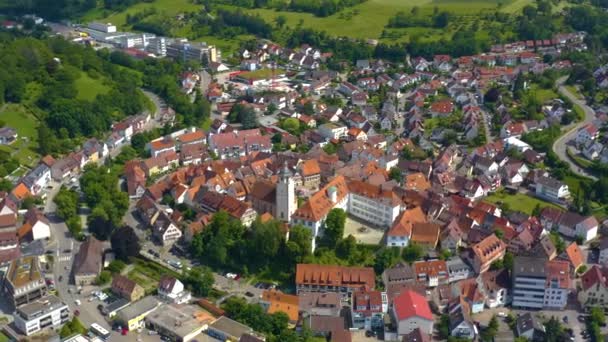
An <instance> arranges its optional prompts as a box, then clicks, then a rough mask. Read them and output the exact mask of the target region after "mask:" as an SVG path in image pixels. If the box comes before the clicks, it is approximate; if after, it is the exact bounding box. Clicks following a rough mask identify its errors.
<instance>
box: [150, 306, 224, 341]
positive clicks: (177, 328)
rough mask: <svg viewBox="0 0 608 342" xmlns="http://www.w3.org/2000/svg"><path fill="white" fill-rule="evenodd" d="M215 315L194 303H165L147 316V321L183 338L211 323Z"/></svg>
mask: <svg viewBox="0 0 608 342" xmlns="http://www.w3.org/2000/svg"><path fill="white" fill-rule="evenodd" d="M213 319H214V318H213V316H211V314H209V313H208V312H206V311H203V310H201V309H199V308H197V307H196V306H194V305H178V304H165V305H163V306H161V307H159V308H158V310H155V311H154V312H152V313H151V314H149V315H148V316H147V317H146V321H147V322H150V323H152V324H153V325H155V326H160V327H163V328H164V329H166V330H169V331H172V332H173V333H174V334H176V335H178V336H180V337H181V338H184V337H186V336H187V335H190V334H191V333H192V332H194V331H197V330H201V329H202V327H203V325H205V324H209V323H211V321H213Z"/></svg>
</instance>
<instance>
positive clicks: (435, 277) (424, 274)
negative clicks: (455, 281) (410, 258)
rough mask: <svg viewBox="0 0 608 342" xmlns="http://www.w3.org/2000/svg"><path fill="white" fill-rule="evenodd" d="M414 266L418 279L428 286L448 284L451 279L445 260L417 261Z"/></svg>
mask: <svg viewBox="0 0 608 342" xmlns="http://www.w3.org/2000/svg"><path fill="white" fill-rule="evenodd" d="M412 267H413V269H414V273H415V274H416V281H417V282H419V283H422V284H424V285H426V286H427V287H436V286H438V285H441V284H447V283H448V281H449V279H450V275H449V273H448V267H447V264H446V262H445V261H444V260H429V261H416V262H414V264H413V265H412Z"/></svg>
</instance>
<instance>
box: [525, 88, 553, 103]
mask: <svg viewBox="0 0 608 342" xmlns="http://www.w3.org/2000/svg"><path fill="white" fill-rule="evenodd" d="M530 91H531V92H533V94H534V96H535V97H536V98H537V99H538V101H539V102H540V103H545V102H547V101H549V100H553V99H558V98H559V95H558V94H557V93H556V92H555V91H553V89H543V88H539V87H537V86H532V87H531V89H530Z"/></svg>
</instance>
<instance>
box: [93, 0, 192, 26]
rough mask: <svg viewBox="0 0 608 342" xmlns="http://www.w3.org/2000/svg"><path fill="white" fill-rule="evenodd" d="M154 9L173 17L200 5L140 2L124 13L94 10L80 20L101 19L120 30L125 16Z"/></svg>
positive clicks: (162, 0)
mask: <svg viewBox="0 0 608 342" xmlns="http://www.w3.org/2000/svg"><path fill="white" fill-rule="evenodd" d="M153 7H154V8H156V9H157V10H158V12H159V13H163V14H166V15H168V16H175V15H176V14H179V13H183V12H198V11H200V9H201V8H202V5H196V4H194V3H193V1H191V0H154V1H152V2H140V3H138V4H135V5H133V6H131V7H129V8H128V9H126V10H125V11H121V12H110V11H107V10H103V9H95V10H93V11H91V12H89V13H87V15H85V16H84V17H83V18H82V21H83V22H88V21H93V20H97V19H101V18H103V21H104V22H110V23H112V24H114V25H116V26H118V27H120V28H121V29H124V28H126V26H127V14H131V15H133V14H135V13H138V12H141V11H143V10H145V9H147V8H153Z"/></svg>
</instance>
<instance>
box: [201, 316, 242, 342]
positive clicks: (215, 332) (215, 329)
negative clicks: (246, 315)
mask: <svg viewBox="0 0 608 342" xmlns="http://www.w3.org/2000/svg"><path fill="white" fill-rule="evenodd" d="M253 333H254V332H253V329H251V328H250V327H248V326H246V325H244V324H241V323H239V322H237V321H233V320H231V319H230V318H228V317H225V316H222V317H220V318H218V319H217V320H215V322H213V323H211V324H210V325H209V328H208V329H207V334H208V335H209V336H211V337H214V338H217V339H218V340H220V341H238V340H239V339H240V338H241V336H243V335H245V334H250V335H251V334H253Z"/></svg>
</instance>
